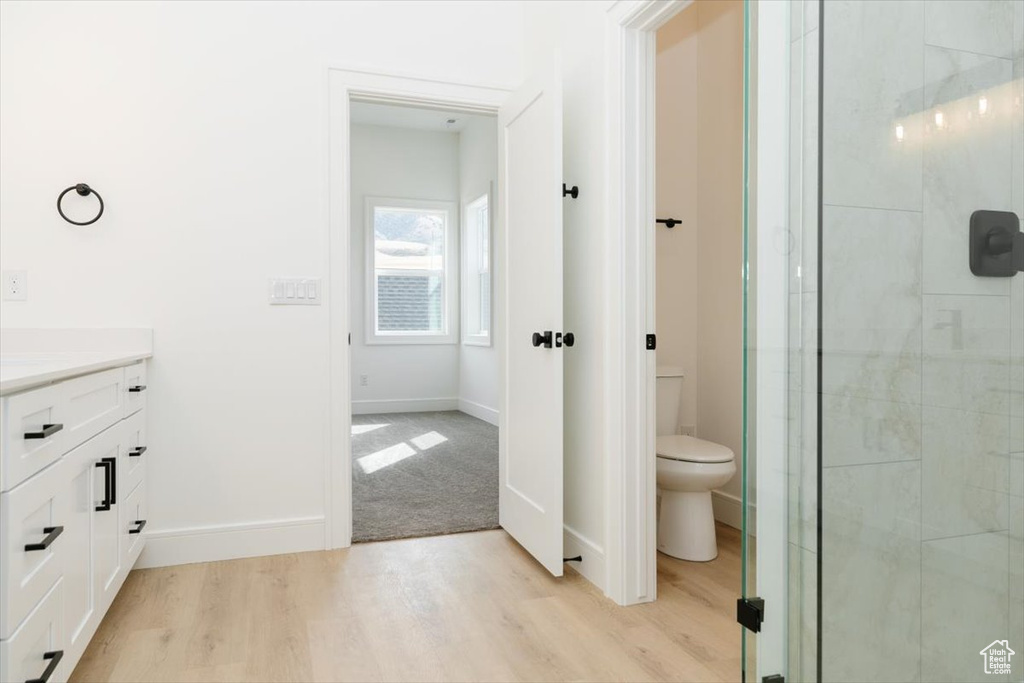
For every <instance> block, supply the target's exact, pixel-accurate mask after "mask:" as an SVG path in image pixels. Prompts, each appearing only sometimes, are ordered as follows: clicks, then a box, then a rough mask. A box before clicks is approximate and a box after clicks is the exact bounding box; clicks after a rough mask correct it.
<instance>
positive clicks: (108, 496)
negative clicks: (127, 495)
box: [96, 458, 117, 512]
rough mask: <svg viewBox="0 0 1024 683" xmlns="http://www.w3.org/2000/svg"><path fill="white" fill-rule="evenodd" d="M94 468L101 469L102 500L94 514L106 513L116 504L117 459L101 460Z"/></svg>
mask: <svg viewBox="0 0 1024 683" xmlns="http://www.w3.org/2000/svg"><path fill="white" fill-rule="evenodd" d="M96 467H102V468H103V500H102V501H100V504H99V505H97V506H96V512H106V511H107V510H109V509H110V506H111V505H115V504H116V503H117V458H101V459H100V461H99V462H98V463H96Z"/></svg>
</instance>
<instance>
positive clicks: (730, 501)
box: [711, 491, 757, 536]
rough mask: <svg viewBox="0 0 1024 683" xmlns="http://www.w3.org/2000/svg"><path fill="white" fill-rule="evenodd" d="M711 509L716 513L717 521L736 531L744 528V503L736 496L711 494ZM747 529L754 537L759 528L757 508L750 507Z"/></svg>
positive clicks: (721, 492)
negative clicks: (755, 530)
mask: <svg viewBox="0 0 1024 683" xmlns="http://www.w3.org/2000/svg"><path fill="white" fill-rule="evenodd" d="M711 507H712V509H714V511H715V520H717V521H719V522H721V523H722V524H727V525H728V526H731V527H732V528H734V529H742V528H743V501H742V500H740V499H739V498H737V497H736V496H734V495H732V494H730V493H725V492H723V491H712V492H711ZM748 522H749V523H748V525H747V528H748V529H749V530H750V535H751V536H753V535H754V529H756V528H757V508H756V507H755V506H753V505H751V506H750V519H749V520H748Z"/></svg>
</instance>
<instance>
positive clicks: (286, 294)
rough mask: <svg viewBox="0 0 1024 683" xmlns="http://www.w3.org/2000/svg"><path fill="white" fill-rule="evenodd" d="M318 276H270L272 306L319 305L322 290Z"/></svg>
mask: <svg viewBox="0 0 1024 683" xmlns="http://www.w3.org/2000/svg"><path fill="white" fill-rule="evenodd" d="M322 289H323V288H322V287H321V286H320V278H318V277H273V278H270V295H269V296H270V304H271V305H272V306H319V305H320V294H321V292H322Z"/></svg>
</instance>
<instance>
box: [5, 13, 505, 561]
mask: <svg viewBox="0 0 1024 683" xmlns="http://www.w3.org/2000/svg"><path fill="white" fill-rule="evenodd" d="M467 55H472V59H467ZM522 59H523V19H522V8H521V4H520V3H518V2H511V3H499V2H473V3H464V2H430V3H424V2H408V3H402V4H399V3H394V2H389V3H370V2H352V3H348V2H346V3H275V2H258V3H257V2H252V3H241V2H224V3H212V2H203V3H177V2H176V3H150V2H146V3H127V2H111V3H97V2H66V3H61V2H46V3H35V2H3V3H2V4H0V150H2V154H0V226H2V228H0V267H2V268H18V269H26V270H27V271H28V282H29V298H28V301H27V302H21V303H19V302H3V304H2V308H0V312H2V323H3V325H5V326H11V327H78V326H96V327H152V328H153V329H154V330H155V353H156V355H155V357H154V359H153V362H152V368H151V377H150V382H149V385H150V387H151V390H152V391H151V396H150V399H149V400H150V403H149V406H150V418H149V420H150V422H149V427H150V434H149V437H150V442H151V443H150V445H151V446H152V449H151V452H152V454H153V457H152V458H151V459H150V460H149V467H150V471H149V482H150V490H149V496H150V501H149V506H150V512H151V520H152V521H151V524H150V528H152V529H153V532H154V533H153V535H152V536H151V540H150V545H149V547H148V548H147V554H149V556H150V557H155V558H158V559H157V560H154V561H165V562H170V561H180V560H181V559H182V558H185V557H186V556H187V557H189V558H190V559H194V560H195V559H208V558H210V557H228V556H231V555H241V554H247V553H253V554H255V553H259V552H268V551H271V550H292V549H312V548H316V547H323V543H324V535H323V530H322V523H323V515H324V460H325V452H326V445H327V433H328V432H327V430H328V422H327V406H328V398H329V390H330V389H329V385H328V362H327V358H328V355H327V354H328V318H327V307H326V306H320V307H307V306H302V307H273V308H272V307H270V306H269V305H268V304H267V278H268V277H270V276H274V275H297V276H298V275H303V276H321V277H326V276H327V274H328V273H327V265H328V261H327V258H328V257H327V254H328V249H327V245H328V232H327V229H328V228H327V226H328V218H327V217H328V211H327V197H328V191H327V190H328V188H327V159H328V140H327V78H326V75H327V68H328V66H330V65H334V66H350V67H351V66H360V67H365V68H371V69H378V70H393V71H397V72H400V73H405V74H413V75H419V76H424V77H432V78H442V79H455V80H459V81H464V82H474V83H483V84H492V85H501V86H505V87H514V86H515V85H516V84H518V83H519V82H520V80H521V74H522V68H521V66H522V65H521V62H522ZM76 182H88V183H90V184H91V185H93V186H94V187H96V188H97V189H98V190H99V191H100V192H101V193H103V197H104V199H105V200H106V202H107V212H106V214H104V216H103V219H102V220H101V221H100V222H99V223H97V224H95V225H92V226H90V227H84V228H78V227H73V226H71V225H68V224H67V223H64V222H63V221H62V220H61V219H60V218H59V217H58V216H57V213H56V211H55V209H54V201H55V199H56V196H57V193H58V192H59V191H60V190H62V189H63V188H65V187H67V186H69V185H71V184H73V183H76ZM338 276H341V277H346V276H347V274H346V273H344V272H343V273H340V274H338ZM325 291H327V288H326V287H325ZM199 530H205V531H212V532H224V533H211V534H206V535H201V536H200V535H196V533H195V532H197V531H199ZM189 553H191V554H189Z"/></svg>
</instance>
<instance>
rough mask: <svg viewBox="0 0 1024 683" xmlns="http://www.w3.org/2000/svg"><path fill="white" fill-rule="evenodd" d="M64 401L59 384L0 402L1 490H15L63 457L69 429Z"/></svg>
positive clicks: (15, 395)
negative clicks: (0, 404)
mask: <svg viewBox="0 0 1024 683" xmlns="http://www.w3.org/2000/svg"><path fill="white" fill-rule="evenodd" d="M63 397H64V394H63V385H60V384H57V385H53V386H48V387H42V388H39V389H33V390H32V391H26V392H23V393H20V394H14V395H12V396H7V397H5V398H3V399H0V400H2V411H3V415H2V417H0V420H2V422H0V468H2V471H0V490H3V491H7V490H9V489H12V488H14V487H15V486H17V485H18V484H20V483H21V482H23V481H25V480H26V479H28V478H29V477H30V476H32V475H33V474H35V473H36V472H38V471H39V470H41V469H43V468H44V467H46V466H47V465H49V464H50V463H51V462H53V461H54V460H56V459H57V458H59V457H60V456H61V454H62V453H64V451H65V450H66V448H65V447H64V444H65V438H66V437H67V432H68V430H67V427H68V426H69V425H68V424H67V422H68V420H67V414H66V412H65V403H64V400H63Z"/></svg>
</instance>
